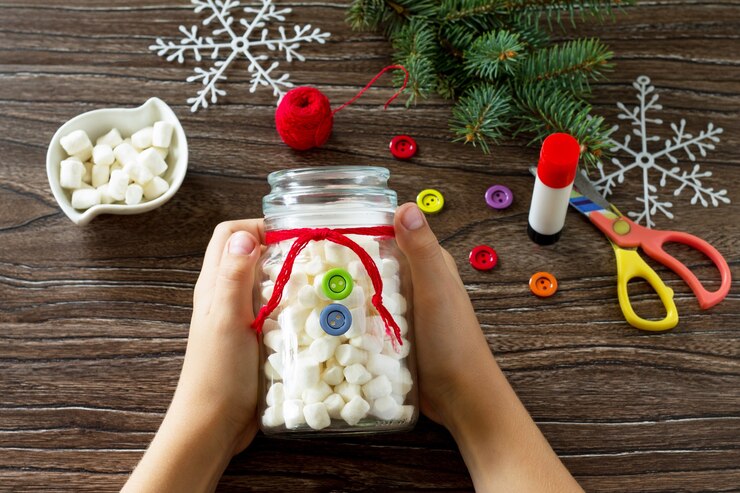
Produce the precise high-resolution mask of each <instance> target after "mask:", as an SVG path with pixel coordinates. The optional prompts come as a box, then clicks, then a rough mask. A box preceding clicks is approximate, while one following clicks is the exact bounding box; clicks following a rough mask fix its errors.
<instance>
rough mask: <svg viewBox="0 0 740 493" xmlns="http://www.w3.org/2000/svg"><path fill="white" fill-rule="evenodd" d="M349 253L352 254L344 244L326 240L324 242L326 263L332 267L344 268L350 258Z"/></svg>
mask: <svg viewBox="0 0 740 493" xmlns="http://www.w3.org/2000/svg"><path fill="white" fill-rule="evenodd" d="M350 255H352V256H354V253H353V252H352V250H350V249H349V248H347V247H346V246H342V245H338V244H336V243H334V242H332V241H327V242H326V243H325V244H324V256H325V257H326V263H328V264H330V265H332V266H334V267H342V268H344V266H345V265H347V264H348V263H349V261H350V260H351V258H350Z"/></svg>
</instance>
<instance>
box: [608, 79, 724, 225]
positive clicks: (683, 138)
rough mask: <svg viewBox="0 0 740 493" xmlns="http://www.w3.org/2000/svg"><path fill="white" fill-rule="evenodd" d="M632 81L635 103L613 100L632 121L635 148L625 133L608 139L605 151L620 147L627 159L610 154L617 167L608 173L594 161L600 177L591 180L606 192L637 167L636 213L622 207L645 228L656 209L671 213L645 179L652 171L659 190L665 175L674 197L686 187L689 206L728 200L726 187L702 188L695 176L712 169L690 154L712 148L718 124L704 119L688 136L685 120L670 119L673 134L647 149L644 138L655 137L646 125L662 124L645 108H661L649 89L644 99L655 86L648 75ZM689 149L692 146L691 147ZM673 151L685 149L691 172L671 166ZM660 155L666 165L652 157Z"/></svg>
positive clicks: (651, 222)
mask: <svg viewBox="0 0 740 493" xmlns="http://www.w3.org/2000/svg"><path fill="white" fill-rule="evenodd" d="M632 86H633V87H634V88H635V89H636V90H637V99H638V101H639V103H640V104H639V106H635V107H634V108H633V109H632V110H629V109H627V107H626V106H625V105H624V104H622V103H617V107H618V108H619V109H620V110H621V113H620V114H619V115H618V118H619V119H620V120H629V121H630V122H631V124H632V126H633V129H632V133H633V134H634V135H636V136H637V137H639V139H640V140H639V143H638V144H639V149H637V150H632V149H631V148H630V140H631V137H632V136H631V135H629V134H627V135H625V137H624V141H623V142H617V141H616V140H613V139H611V143H612V144H613V147H612V148H611V151H612V152H616V151H623V152H624V153H626V154H628V155H629V156H630V159H631V162H630V163H628V164H622V163H621V162H620V160H619V159H618V158H616V157H614V158H612V159H611V163H612V164H613V165H614V166H616V167H617V169H616V170H614V171H611V172H607V171H605V170H604V164H603V163H599V164H598V165H597V169H598V171H599V175H600V176H599V178H598V179H596V180H594V184H595V185H596V186H597V188H598V189H599V190H600V191H601V192H602V193H603V194H604V195H606V196H608V195H609V194H611V193H612V192H613V191H614V189H615V188H616V186H617V184H619V183H624V179H625V175H626V174H627V173H628V172H630V171H631V170H633V169H638V170H640V171H641V172H642V183H643V193H642V197H636V199H637V201H638V202H640V203H641V204H643V205H642V209H643V210H642V212H628V214H629V216H630V217H631V218H633V219H634V221H635V222H637V223H639V222H641V221H643V220H644V221H645V225H646V226H647V227H648V228H652V227H653V226H655V216H656V214H657V213H658V212H660V213H662V214H663V215H665V216H666V217H668V218H669V219H673V213H672V212H671V211H670V210H669V209H670V208H671V207H673V204H672V203H671V202H669V201H668V200H666V199H663V198H661V196H660V193H659V189H658V186H655V185H654V184H653V183H651V179H653V180H654V179H655V178H656V177H657V176H659V180H658V184H659V187H660V188H661V189H662V188H664V187H665V186H666V185H667V184H668V180H669V179H670V180H672V181H674V182H676V186H677V188H675V190H674V191H673V195H674V196H678V195H679V194H681V192H683V191H684V190H685V189H689V190H691V191H692V192H693V194H694V195H693V197H692V198H691V204H692V205H695V204H696V203H697V202H699V203H701V205H703V206H704V207H708V206H709V203H710V202H711V203H712V205H713V206H714V207H717V206H719V203H720V202H724V203H725V204H729V203H730V199H729V198H728V197H727V190H724V189H723V190H719V191H715V190H714V188H711V187H710V188H707V187H705V186H704V185H703V184H702V181H701V180H702V179H704V178H708V177H710V176H712V172H711V171H701V168H700V166H699V164H697V163H696V155H695V152H696V151H698V152H699V154H701V156H702V157H704V156H706V155H707V150H708V149H709V150H712V149H714V144H715V143H717V142H719V137H718V135H719V134H721V133H722V129H721V128H719V127H715V126H714V125H712V124H711V123H709V124H708V125H707V129H706V130H702V131H701V132H699V134H698V135H696V136H694V135H692V134H690V133H688V132H686V120H684V119H683V118H682V119H681V122H680V123H679V124H678V125H676V124H675V123H671V124H670V126H671V129H672V130H673V132H674V134H675V136H674V137H672V138H670V139H666V140H665V142H664V147H663V149H661V150H655V149H649V148H648V143H649V142H656V141H659V140H661V139H660V137H658V136H649V134H648V129H647V125H648V124H649V123H650V124H655V125H662V124H663V120H661V119H660V118H650V117H648V116H647V113H648V110H661V109H663V106H662V105H660V104H658V95H657V94H653V95H652V96H651V97H650V98H649V100H648V97H649V96H650V94H651V93H652V92H653V91H655V87H654V86H652V85H650V79H649V78H648V77H646V76H644V75H643V76H640V77H638V78H637V80H636V81H635V82H633V83H632ZM618 128H619V126H618V125H615V126H614V127H613V128H612V131H615V130H617V129H618ZM692 148H694V150H693V151H692ZM679 151H683V152H685V153H686V156H687V157H688V159H689V161H690V163H691V164H692V165H693V168H692V169H691V171H688V170H686V169H681V167H680V166H671V165H676V164H678V158H677V157H676V156H675V155H674V154H675V153H677V152H679ZM661 158H666V159H667V160H668V161H670V163H671V164H670V165H669V164H668V163H666V164H665V165H663V164H660V163H659V162H658V160H659V159H661ZM656 175H657V176H656Z"/></svg>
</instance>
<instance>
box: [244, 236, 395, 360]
mask: <svg viewBox="0 0 740 493" xmlns="http://www.w3.org/2000/svg"><path fill="white" fill-rule="evenodd" d="M349 234H351V235H364V236H385V237H393V236H395V232H394V230H393V227H392V226H371V227H366V228H338V229H330V228H298V229H285V230H280V231H268V232H267V233H265V242H266V243H267V244H268V245H271V244H273V243H277V242H280V241H283V240H289V239H292V238H295V239H296V240H295V241H294V242H293V245H291V247H290V250H289V251H288V255H286V256H285V261H284V262H283V267H282V268H281V269H280V273H279V274H278V276H277V279H275V286H274V288H273V291H272V296H271V297H270V300H269V301H268V302H267V303H266V304H265V305H264V306H263V307H262V308H260V311H259V313H258V314H257V317H256V318H255V319H254V322H252V328H253V329H254V330H256V331H257V333H258V334H259V333H260V332H262V325H263V324H264V323H265V319H266V318H267V317H268V316H270V314H271V313H272V312H273V311H274V310H275V309H276V308H277V307H278V305H280V300H282V298H283V289H285V285H286V284H287V283H288V281H289V280H290V274H291V272H293V264H294V263H295V259H296V258H297V257H298V255H299V254H300V253H301V251H302V250H303V249H304V248H305V247H306V245H308V243H309V242H310V241H321V240H328V241H331V242H333V243H336V244H338V245H342V246H346V247H347V248H349V249H350V250H352V251H353V252H355V254H356V255H357V256H358V257H360V261H361V262H362V265H363V267H365V270H366V271H367V274H368V276H370V280H371V281H372V283H373V289H374V290H375V294H373V297H372V298H371V302H372V304H373V306H374V307H375V309H376V310H377V311H378V314H379V315H380V318H381V319H382V320H383V323H384V324H385V333H386V334H388V336H389V337H391V338H393V337H395V341H393V342H394V346H395V342H398V344H399V345H403V342H402V341H401V329H400V328H399V327H398V324H397V323H396V321H395V320H394V319H393V315H391V313H390V312H389V311H388V309H387V308H386V307H385V306H384V305H383V279H382V278H381V277H380V272H378V267H377V265H375V261H373V259H372V257H371V256H370V255H369V254H368V253H367V252H366V251H365V250H364V249H363V248H362V247H361V246H360V245H358V244H357V243H355V242H354V241H352V240H351V239H349V238H347V236H345V235H349Z"/></svg>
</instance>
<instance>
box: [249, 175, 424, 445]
mask: <svg viewBox="0 0 740 493" xmlns="http://www.w3.org/2000/svg"><path fill="white" fill-rule="evenodd" d="M389 177H390V172H389V171H388V170H387V169H385V168H379V167H366V166H332V167H315V168H304V169H293V170H283V171H278V172H275V173H271V174H270V175H269V176H268V182H269V183H270V185H271V187H272V189H271V191H270V193H269V195H267V196H265V197H264V199H263V202H262V203H263V211H264V216H265V236H266V243H267V246H266V249H265V251H264V253H263V255H262V258H261V259H260V262H259V265H258V271H257V276H256V281H255V282H256V289H255V313H257V314H258V316H257V319H256V321H255V328H257V329H258V330H260V329H261V338H260V339H261V344H260V347H261V351H260V359H261V368H262V370H261V378H260V403H259V404H260V405H259V413H260V423H261V427H262V431H263V432H264V433H266V434H272V435H274V434H283V435H292V434H296V433H324V434H327V433H329V434H335V433H340V434H346V433H376V432H389V431H401V430H407V429H410V428H412V427H413V426H414V424H415V423H416V420H417V418H418V414H419V412H418V408H419V406H418V395H417V384H416V382H417V380H416V366H415V356H414V350H413V349H414V338H413V320H412V313H413V310H412V306H411V284H410V278H409V276H408V268H407V265H406V262H405V259H404V257H403V255H402V254H401V252H400V250H399V249H398V246H397V245H396V242H395V239H394V235H393V215H394V212H395V209H396V207H397V198H396V193H395V192H394V191H393V190H391V189H390V188H388V178H389Z"/></svg>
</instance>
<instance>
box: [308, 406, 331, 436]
mask: <svg viewBox="0 0 740 493" xmlns="http://www.w3.org/2000/svg"><path fill="white" fill-rule="evenodd" d="M303 416H304V417H305V418H306V423H308V426H310V427H311V428H313V429H314V430H323V429H324V428H326V427H327V426H329V425H330V424H331V418H330V417H329V411H328V410H327V409H326V405H325V404H324V403H323V402H316V403H313V404H307V405H306V406H305V407H304V408H303Z"/></svg>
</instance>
